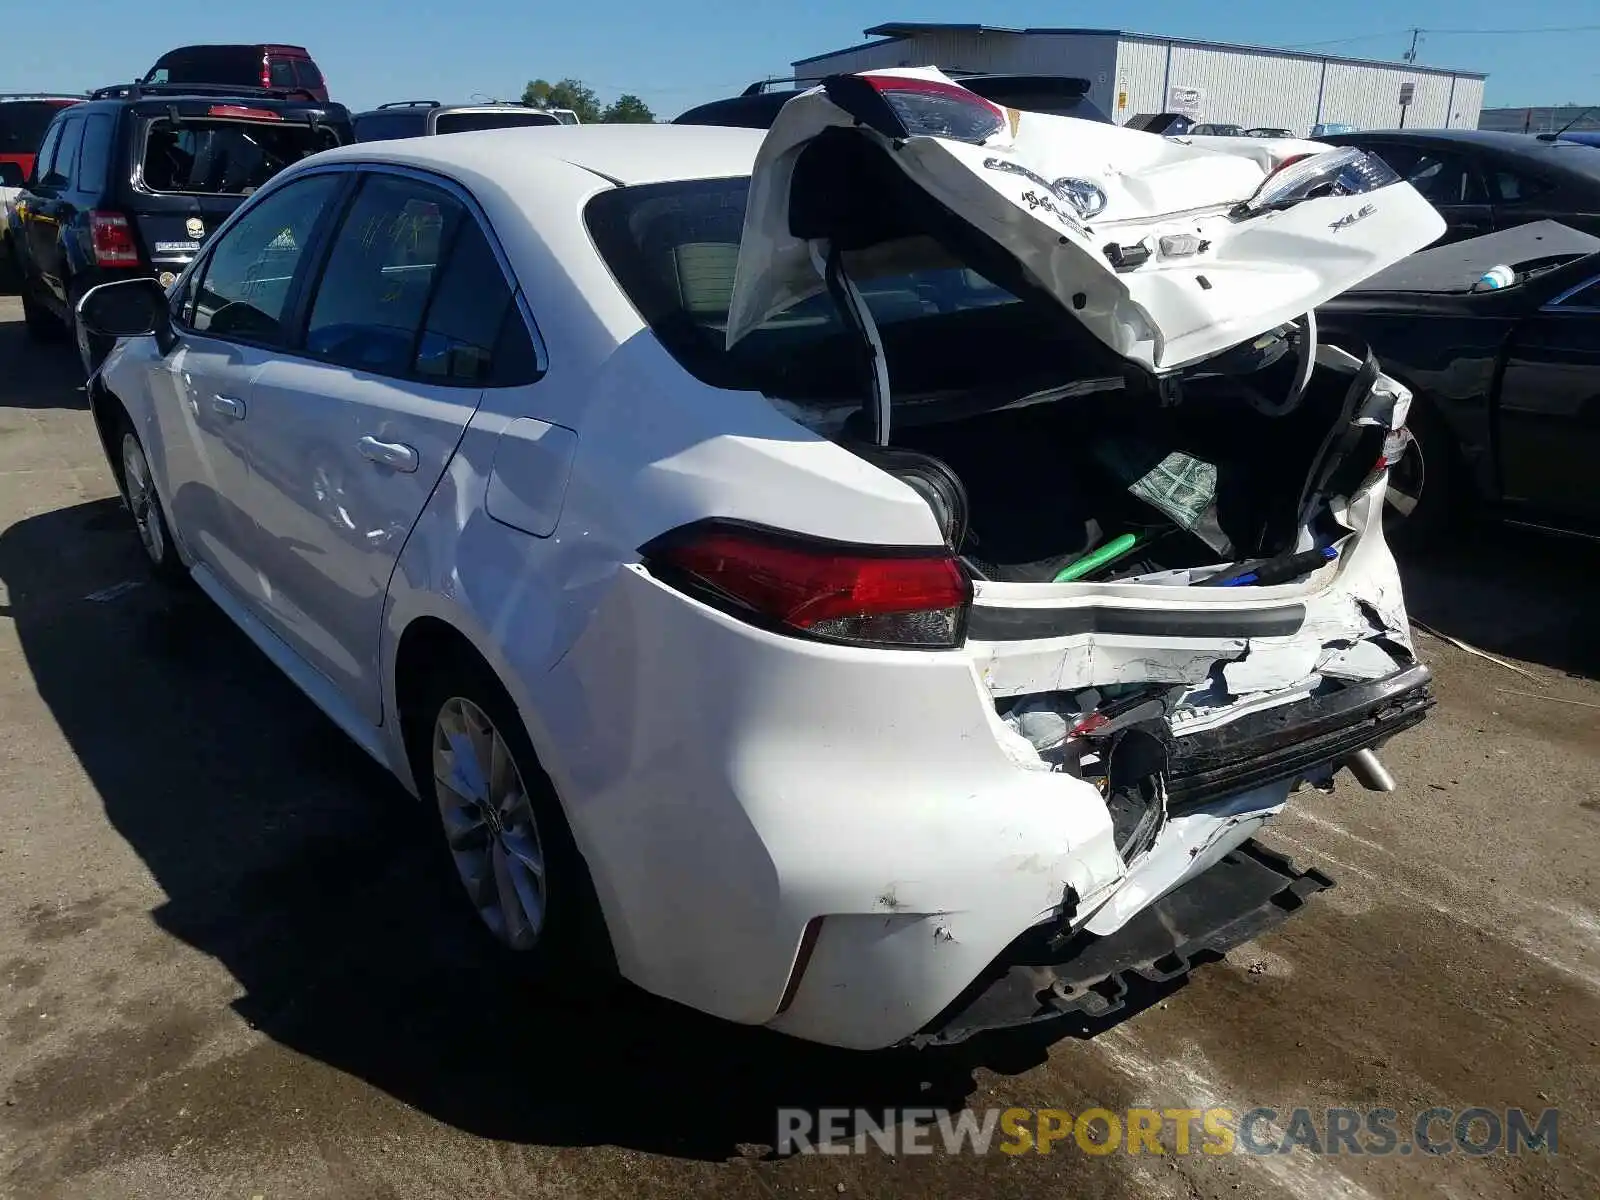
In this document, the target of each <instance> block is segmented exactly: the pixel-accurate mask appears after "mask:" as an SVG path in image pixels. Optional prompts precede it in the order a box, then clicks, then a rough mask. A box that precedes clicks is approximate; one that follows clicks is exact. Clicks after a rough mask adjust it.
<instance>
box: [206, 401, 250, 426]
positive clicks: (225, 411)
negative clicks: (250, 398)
mask: <svg viewBox="0 0 1600 1200" xmlns="http://www.w3.org/2000/svg"><path fill="white" fill-rule="evenodd" d="M211 411H212V412H214V413H221V414H222V415H223V416H225V417H232V418H233V419H234V420H235V421H242V420H244V401H243V400H235V399H234V398H233V397H232V396H213V397H211Z"/></svg>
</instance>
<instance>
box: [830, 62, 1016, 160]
mask: <svg viewBox="0 0 1600 1200" xmlns="http://www.w3.org/2000/svg"><path fill="white" fill-rule="evenodd" d="M822 86H823V90H824V91H826V92H827V94H828V99H830V100H832V101H833V102H834V103H835V104H837V105H838V106H839V107H840V108H842V109H844V111H845V112H847V113H849V114H850V115H851V116H852V117H854V118H855V119H856V120H858V121H860V122H861V123H862V124H863V125H866V126H868V127H870V128H872V129H875V130H877V131H878V132H879V133H881V134H883V135H884V136H886V137H891V138H908V137H941V138H949V139H950V140H952V141H957V142H970V143H972V144H973V145H979V144H981V143H983V142H984V141H986V140H987V139H988V138H990V137H992V136H993V135H994V134H996V133H998V132H999V131H1000V130H1001V129H1003V128H1005V124H1006V114H1005V110H1004V109H1003V108H1001V107H1000V106H999V105H997V104H995V103H993V102H991V101H989V100H985V99H984V98H983V97H982V96H980V95H978V94H977V93H976V92H973V91H969V90H968V89H966V88H964V87H962V86H961V85H960V84H958V83H947V82H944V81H942V80H938V79H923V78H920V77H918V76H913V75H872V74H863V75H834V76H832V77H830V78H828V79H826V80H824V81H823V84H822Z"/></svg>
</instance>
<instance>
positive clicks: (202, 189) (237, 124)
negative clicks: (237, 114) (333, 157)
mask: <svg viewBox="0 0 1600 1200" xmlns="http://www.w3.org/2000/svg"><path fill="white" fill-rule="evenodd" d="M338 144H339V138H338V135H337V134H336V133H334V131H333V130H331V129H327V128H318V127H313V126H311V125H309V124H298V123H290V122H287V121H276V120H274V121H245V120H229V119H216V120H211V119H206V120H185V121H179V122H178V123H177V124H174V123H173V122H171V121H170V120H165V119H162V120H156V121H152V122H151V123H150V128H149V131H148V133H147V134H146V135H145V148H144V158H143V183H144V187H145V188H146V190H148V191H152V192H178V193H188V194H193V195H205V196H248V195H249V194H250V193H251V192H253V191H255V190H256V189H257V188H259V187H260V186H261V185H262V184H264V183H266V182H267V180H269V179H271V178H272V177H273V176H274V175H276V174H277V173H278V172H279V171H281V170H283V169H284V168H285V167H287V166H291V165H293V164H294V163H297V162H299V161H300V160H301V159H302V158H306V157H307V156H309V155H312V154H315V153H317V152H318V151H319V150H327V149H331V148H332V147H334V146H337V145H338Z"/></svg>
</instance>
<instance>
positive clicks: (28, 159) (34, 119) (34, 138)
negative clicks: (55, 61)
mask: <svg viewBox="0 0 1600 1200" xmlns="http://www.w3.org/2000/svg"><path fill="white" fill-rule="evenodd" d="M82 100H83V97H82V96H50V95H31V94H30V95H7V94H5V93H0V187H21V186H22V184H23V181H24V180H26V179H27V178H28V177H29V176H30V175H32V174H33V158H34V155H36V154H37V153H38V152H39V143H40V142H42V141H43V140H44V131H45V130H46V129H48V128H49V127H50V122H51V121H52V120H54V119H55V115H56V113H58V112H60V111H61V110H62V109H63V108H66V107H67V106H68V105H69V104H77V103H79V102H80V101H82Z"/></svg>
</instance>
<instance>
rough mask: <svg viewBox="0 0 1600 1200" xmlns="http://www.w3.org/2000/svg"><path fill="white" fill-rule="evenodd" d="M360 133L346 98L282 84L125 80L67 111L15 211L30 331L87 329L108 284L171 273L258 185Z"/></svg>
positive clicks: (14, 234) (18, 268)
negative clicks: (86, 300)
mask: <svg viewBox="0 0 1600 1200" xmlns="http://www.w3.org/2000/svg"><path fill="white" fill-rule="evenodd" d="M353 140H354V139H353V137H352V135H351V131H350V115H349V113H348V112H347V111H346V110H345V108H344V106H343V105H341V104H330V103H328V102H326V101H319V100H314V99H311V98H310V96H309V94H308V93H305V92H294V91H286V90H277V89H269V88H249V87H243V86H237V87H236V86H231V85H230V86H215V87H213V86H207V85H199V84H171V85H165V86H163V85H150V84H126V85H119V86H117V87H109V88H102V89H100V90H99V91H97V92H95V93H93V95H92V96H91V97H90V99H89V100H88V101H87V102H85V103H82V104H75V105H73V106H72V107H70V108H64V109H62V110H61V112H60V114H59V115H57V116H56V118H55V119H54V120H53V121H51V123H50V127H49V129H48V130H46V132H45V135H44V140H43V142H42V143H41V144H40V146H39V154H38V158H37V160H36V161H35V163H34V167H33V174H32V176H31V177H30V178H29V180H28V182H27V185H26V187H25V188H24V189H23V190H22V192H21V193H20V194H19V195H18V196H17V198H16V201H15V203H14V204H13V205H12V211H11V217H10V229H9V233H10V237H9V241H10V245H11V253H12V256H13V258H14V260H15V261H14V263H13V266H14V268H15V273H16V278H17V281H18V284H19V289H20V291H21V293H22V308H23V315H24V317H25V319H26V322H27V327H28V331H29V332H30V333H31V334H33V335H34V336H36V337H40V338H48V337H53V336H56V335H58V334H60V333H61V332H62V331H63V330H64V329H65V330H73V329H75V325H76V323H75V320H74V312H75V309H76V307H77V302H78V300H79V298H80V297H81V296H82V295H83V293H84V292H86V291H88V290H89V289H90V288H91V287H94V286H95V285H96V284H100V283H107V282H109V281H111V280H114V279H126V278H129V277H131V276H136V275H145V276H155V277H156V278H158V279H160V280H162V281H163V282H164V283H170V282H171V281H172V280H173V279H174V278H176V276H177V274H178V273H179V272H180V271H182V270H183V268H184V267H185V266H186V265H188V263H189V261H190V260H191V259H192V258H193V257H194V256H195V254H196V253H198V251H199V250H200V247H201V246H202V245H203V244H204V243H205V241H206V240H207V239H208V238H209V237H210V236H211V234H212V232H213V231H214V230H215V229H216V228H217V226H218V225H220V224H222V222H223V221H225V220H226V219H227V218H228V216H229V215H230V214H231V213H232V212H233V210H234V209H236V208H237V207H239V205H240V204H241V203H242V202H243V201H244V198H245V197H246V196H248V195H249V194H250V193H251V192H253V191H255V190H256V189H257V188H259V187H260V186H261V185H262V184H264V183H266V182H267V180H269V179H271V178H272V177H273V176H274V175H276V174H277V173H278V172H279V171H280V170H282V169H283V168H284V167H287V166H289V165H290V164H291V163H295V162H298V161H300V160H301V159H302V158H305V157H306V156H307V155H310V154H315V153H316V152H318V151H319V150H326V149H329V148H331V147H334V146H338V145H342V144H344V143H346V142H350V141H353ZM80 348H82V347H80ZM103 349H108V348H103ZM101 357H103V354H102V353H96V354H95V355H94V361H96V362H98V361H99V359H100V358H101Z"/></svg>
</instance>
